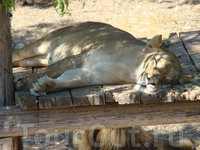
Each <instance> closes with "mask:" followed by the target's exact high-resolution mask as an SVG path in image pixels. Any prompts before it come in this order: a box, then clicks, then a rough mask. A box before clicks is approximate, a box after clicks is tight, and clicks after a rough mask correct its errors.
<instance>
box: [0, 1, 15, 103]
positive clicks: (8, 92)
mask: <svg viewBox="0 0 200 150" xmlns="http://www.w3.org/2000/svg"><path fill="white" fill-rule="evenodd" d="M2 3H3V1H2V0H0V4H2ZM12 79H13V77H12V50H11V34H10V16H9V13H7V14H6V12H5V7H1V8H0V106H7V105H9V106H10V105H13V104H14V92H13V80H12Z"/></svg>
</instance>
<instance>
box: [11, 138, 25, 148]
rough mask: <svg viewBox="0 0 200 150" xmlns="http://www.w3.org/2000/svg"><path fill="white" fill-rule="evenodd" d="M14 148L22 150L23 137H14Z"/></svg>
mask: <svg viewBox="0 0 200 150" xmlns="http://www.w3.org/2000/svg"><path fill="white" fill-rule="evenodd" d="M12 148H13V150H22V149H23V148H22V140H21V136H18V137H12Z"/></svg>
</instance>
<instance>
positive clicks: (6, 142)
mask: <svg viewBox="0 0 200 150" xmlns="http://www.w3.org/2000/svg"><path fill="white" fill-rule="evenodd" d="M0 150H12V138H3V139H0Z"/></svg>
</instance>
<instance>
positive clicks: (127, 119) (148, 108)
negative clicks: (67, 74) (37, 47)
mask: <svg viewBox="0 0 200 150" xmlns="http://www.w3.org/2000/svg"><path fill="white" fill-rule="evenodd" d="M0 118H1V119H0V137H8V136H22V135H25V134H35V133H36V132H38V131H41V130H42V131H44V130H45V131H46V132H48V133H53V132H54V131H55V129H58V132H65V131H72V130H88V129H90V128H91V127H94V126H96V125H98V127H101V126H102V127H106V128H112V127H115V128H118V127H130V126H135V125H137V126H141V125H159V124H173V123H194V122H200V101H193V102H188V101H184V102H173V103H151V104H145V105H143V104H141V103H140V104H129V105H118V104H117V103H108V104H106V105H102V106H85V107H76V111H74V110H73V109H72V108H59V109H42V110H30V111H23V110H21V109H19V108H18V107H16V106H10V107H7V106H6V107H1V108H0ZM163 118H164V119H163ZM116 120H117V121H116ZM100 125H101V126H100ZM26 129H28V132H25V131H27V130H26Z"/></svg>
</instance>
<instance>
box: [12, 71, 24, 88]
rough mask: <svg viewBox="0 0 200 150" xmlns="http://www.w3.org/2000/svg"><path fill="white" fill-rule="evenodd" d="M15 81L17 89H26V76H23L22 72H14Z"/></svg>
mask: <svg viewBox="0 0 200 150" xmlns="http://www.w3.org/2000/svg"><path fill="white" fill-rule="evenodd" d="M13 82H14V87H15V89H16V90H23V89H26V86H25V85H26V80H25V77H24V76H22V74H21V73H14V74H13Z"/></svg>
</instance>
